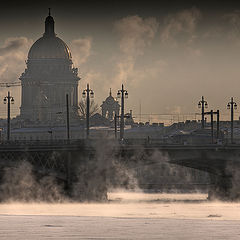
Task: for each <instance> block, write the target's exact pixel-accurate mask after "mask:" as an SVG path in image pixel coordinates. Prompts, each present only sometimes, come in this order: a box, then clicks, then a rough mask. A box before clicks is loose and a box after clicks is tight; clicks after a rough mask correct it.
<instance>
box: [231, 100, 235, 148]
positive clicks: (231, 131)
mask: <svg viewBox="0 0 240 240" xmlns="http://www.w3.org/2000/svg"><path fill="white" fill-rule="evenodd" d="M233 103H234V102H233V97H232V98H231V143H232V144H233V111H234V110H233Z"/></svg>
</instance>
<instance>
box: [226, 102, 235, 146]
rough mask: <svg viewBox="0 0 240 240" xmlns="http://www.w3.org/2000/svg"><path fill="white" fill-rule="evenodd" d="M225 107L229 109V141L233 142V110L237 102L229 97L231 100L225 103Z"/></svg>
mask: <svg viewBox="0 0 240 240" xmlns="http://www.w3.org/2000/svg"><path fill="white" fill-rule="evenodd" d="M227 109H231V143H232V144H233V119H234V110H236V109H237V103H235V102H234V101H233V97H231V101H230V102H229V103H228V104H227Z"/></svg>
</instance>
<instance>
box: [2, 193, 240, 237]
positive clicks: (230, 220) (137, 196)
mask: <svg viewBox="0 0 240 240" xmlns="http://www.w3.org/2000/svg"><path fill="white" fill-rule="evenodd" d="M206 197H207V195H206V194H147V193H141V192H112V193H109V199H110V201H109V202H108V203H81V204H80V203H62V204H46V203H30V204H29V203H26V204H24V203H8V204H1V205H0V239H240V228H239V224H240V203H228V202H217V201H216V202H208V201H207V200H206Z"/></svg>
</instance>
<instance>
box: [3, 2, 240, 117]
mask: <svg viewBox="0 0 240 240" xmlns="http://www.w3.org/2000/svg"><path fill="white" fill-rule="evenodd" d="M179 2H180V1H170V2H169V1H162V2H160V3H159V2H155V1H148V2H147V3H146V2H145V3H140V2H138V1H132V2H130V3H127V1H121V2H119V1H102V2H99V3H98V4H97V5H95V4H94V3H93V2H91V1H90V2H89V3H88V5H87V4H86V3H85V5H84V4H82V3H80V2H73V1H68V2H67V3H66V4H65V5H59V4H56V3H55V2H53V1H52V2H50V3H49V2H48V3H46V2H45V1H43V2H41V3H39V4H38V3H32V2H28V1H27V2H24V3H21V4H20V3H16V4H14V5H12V6H10V5H9V6H8V5H7V4H6V5H5V6H3V7H2V8H1V10H0V32H1V35H0V78H1V79H0V81H1V82H15V81H17V78H18V77H19V75H20V74H21V72H23V71H24V68H25V63H24V60H26V55H27V52H28V49H29V47H30V46H31V44H32V43H33V42H34V41H36V40H37V39H38V38H39V37H41V35H42V33H43V29H44V20H45V17H46V16H47V12H48V7H49V5H50V7H52V15H53V17H54V19H55V26H56V33H57V34H58V36H59V37H60V38H62V39H63V40H64V41H65V42H66V43H67V44H68V45H69V47H70V49H71V51H72V56H73V60H74V65H75V66H77V67H78V68H79V75H80V77H81V78H82V80H81V81H80V92H81V91H82V89H83V87H85V85H86V83H87V82H90V84H91V87H92V88H93V89H94V90H95V96H96V101H97V102H98V103H99V105H100V104H101V101H103V100H104V99H105V98H106V97H107V95H108V93H109V88H110V87H111V88H112V91H113V93H116V92H117V90H118V88H120V87H121V83H122V82H123V83H124V84H125V86H126V88H127V89H128V91H129V100H127V107H128V109H132V110H133V112H134V113H135V114H138V113H139V102H140V101H141V105H142V113H170V112H176V113H177V112H179V113H187V112H197V111H198V109H197V103H198V100H200V97H201V96H202V95H204V96H205V97H206V99H207V100H208V102H209V106H210V108H213V109H214V110H216V109H220V110H222V113H227V110H226V109H225V106H226V104H227V102H228V100H229V98H230V97H231V96H234V97H236V101H237V102H238V103H239V105H240V96H239V87H240V67H239V64H240V38H239V37H240V4H237V3H235V2H231V1H228V2H225V3H221V4H219V3H216V2H215V1H212V2H210V3H208V4H204V3H202V2H203V1H187V2H184V3H181V4H180V3H179ZM181 2H182V1H181ZM11 91H13V93H12V94H13V95H14V96H16V97H15V98H16V104H15V106H14V109H13V113H15V114H16V113H17V108H18V107H19V103H20V89H19V88H14V89H11ZM6 92H7V89H4V88H1V91H0V97H1V98H3V97H4V96H5V95H6ZM4 114H5V106H4V105H3V104H2V105H1V104H0V115H1V116H4ZM236 117H237V116H236ZM147 118H149V117H147ZM155 118H156V121H157V120H159V121H161V119H157V117H155ZM145 120H148V119H145ZM152 120H153V117H152Z"/></svg>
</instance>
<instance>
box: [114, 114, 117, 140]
mask: <svg viewBox="0 0 240 240" xmlns="http://www.w3.org/2000/svg"><path fill="white" fill-rule="evenodd" d="M114 127H115V128H114V130H115V139H117V114H116V113H115V115H114Z"/></svg>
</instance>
